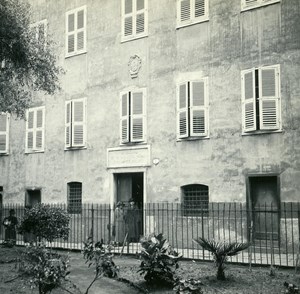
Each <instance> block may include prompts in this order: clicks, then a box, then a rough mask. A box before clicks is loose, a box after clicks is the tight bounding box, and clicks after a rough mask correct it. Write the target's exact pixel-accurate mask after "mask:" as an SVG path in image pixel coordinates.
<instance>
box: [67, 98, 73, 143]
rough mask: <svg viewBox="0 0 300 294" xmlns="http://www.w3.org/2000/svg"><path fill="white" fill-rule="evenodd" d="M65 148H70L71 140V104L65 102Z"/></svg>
mask: <svg viewBox="0 0 300 294" xmlns="http://www.w3.org/2000/svg"><path fill="white" fill-rule="evenodd" d="M65 111H66V114H65V147H66V148H70V147H71V140H72V130H71V126H72V123H71V119H72V102H71V101H66V107H65Z"/></svg>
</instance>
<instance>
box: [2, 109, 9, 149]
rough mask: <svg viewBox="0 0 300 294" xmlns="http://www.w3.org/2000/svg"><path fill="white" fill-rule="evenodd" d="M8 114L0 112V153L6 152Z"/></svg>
mask: <svg viewBox="0 0 300 294" xmlns="http://www.w3.org/2000/svg"><path fill="white" fill-rule="evenodd" d="M8 142H9V115H8V114H4V113H3V114H0V154H6V153H8Z"/></svg>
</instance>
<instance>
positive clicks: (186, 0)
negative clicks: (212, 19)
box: [177, 0, 209, 27]
mask: <svg viewBox="0 0 300 294" xmlns="http://www.w3.org/2000/svg"><path fill="white" fill-rule="evenodd" d="M208 3H209V0H177V27H182V26H187V25H191V24H195V23H198V22H202V21H206V20H208Z"/></svg>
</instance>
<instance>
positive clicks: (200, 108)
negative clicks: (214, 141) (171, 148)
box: [190, 80, 208, 136]
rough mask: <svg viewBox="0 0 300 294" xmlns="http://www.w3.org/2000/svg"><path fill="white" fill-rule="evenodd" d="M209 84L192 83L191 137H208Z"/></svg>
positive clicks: (202, 82)
mask: <svg viewBox="0 0 300 294" xmlns="http://www.w3.org/2000/svg"><path fill="white" fill-rule="evenodd" d="M206 88H207V82H206V80H202V81H193V82H190V93H191V94H190V117H191V118H190V130H191V136H207V135H208V119H207V118H208V103H207V97H206V96H207V93H206V92H207V91H206Z"/></svg>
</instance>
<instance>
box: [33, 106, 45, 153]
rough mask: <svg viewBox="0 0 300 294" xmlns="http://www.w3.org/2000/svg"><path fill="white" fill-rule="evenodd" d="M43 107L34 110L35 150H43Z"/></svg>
mask: <svg viewBox="0 0 300 294" xmlns="http://www.w3.org/2000/svg"><path fill="white" fill-rule="evenodd" d="M44 124H45V108H39V109H37V110H36V119H35V150H38V151H41V150H44Z"/></svg>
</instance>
